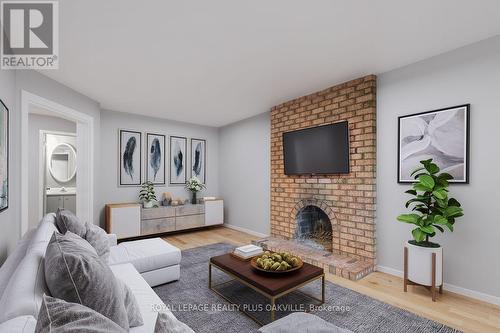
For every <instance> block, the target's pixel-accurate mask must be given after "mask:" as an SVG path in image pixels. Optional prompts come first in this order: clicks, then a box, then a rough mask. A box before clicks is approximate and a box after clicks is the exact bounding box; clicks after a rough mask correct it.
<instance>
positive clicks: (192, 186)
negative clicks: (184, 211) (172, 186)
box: [186, 176, 205, 205]
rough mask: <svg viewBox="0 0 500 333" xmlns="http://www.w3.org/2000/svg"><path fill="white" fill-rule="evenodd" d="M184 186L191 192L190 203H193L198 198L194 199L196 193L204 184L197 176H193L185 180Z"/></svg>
mask: <svg viewBox="0 0 500 333" xmlns="http://www.w3.org/2000/svg"><path fill="white" fill-rule="evenodd" d="M186 188H187V189H188V190H189V191H191V193H192V194H193V196H192V198H191V203H192V204H193V205H195V204H197V203H198V200H197V199H196V194H197V193H198V192H199V191H201V190H203V189H204V188H205V184H203V183H202V182H201V181H200V180H199V179H198V178H196V177H195V176H193V177H191V178H190V179H189V180H188V181H187V182H186Z"/></svg>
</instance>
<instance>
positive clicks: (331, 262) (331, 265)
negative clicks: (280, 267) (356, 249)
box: [252, 237, 373, 280]
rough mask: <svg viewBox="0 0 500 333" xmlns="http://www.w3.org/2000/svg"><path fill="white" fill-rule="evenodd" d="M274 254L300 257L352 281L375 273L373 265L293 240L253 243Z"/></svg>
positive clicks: (269, 239) (270, 239)
mask: <svg viewBox="0 0 500 333" xmlns="http://www.w3.org/2000/svg"><path fill="white" fill-rule="evenodd" d="M252 243H253V244H255V245H258V246H261V247H262V248H264V249H266V250H269V251H274V252H289V253H293V254H294V255H296V256H299V257H300V258H301V259H302V260H303V261H304V262H307V263H310V264H312V265H315V266H318V267H322V268H323V269H324V270H325V272H329V273H330V274H335V275H338V276H342V277H344V278H346V279H350V280H359V279H361V278H362V277H364V276H366V275H367V274H369V273H371V272H373V264H372V263H371V262H369V261H365V260H359V259H356V258H352V257H350V256H347V255H342V254H335V253H332V252H328V251H320V250H315V249H312V248H310V247H308V246H306V245H301V244H297V243H296V242H294V241H291V240H283V239H279V238H275V237H268V238H264V239H259V240H256V241H253V242H252Z"/></svg>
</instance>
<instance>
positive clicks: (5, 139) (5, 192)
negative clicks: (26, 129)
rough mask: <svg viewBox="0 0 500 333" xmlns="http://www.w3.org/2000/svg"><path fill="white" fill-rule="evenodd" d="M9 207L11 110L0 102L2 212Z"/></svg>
mask: <svg viewBox="0 0 500 333" xmlns="http://www.w3.org/2000/svg"><path fill="white" fill-rule="evenodd" d="M8 207H9V109H7V106H5V104H3V102H2V100H0V212H1V211H4V210H6V209H7V208H8Z"/></svg>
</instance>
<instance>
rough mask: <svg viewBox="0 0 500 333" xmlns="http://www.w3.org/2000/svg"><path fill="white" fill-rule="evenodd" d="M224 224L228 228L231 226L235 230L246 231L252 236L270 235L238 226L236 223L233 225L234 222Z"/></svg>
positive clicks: (263, 236)
mask: <svg viewBox="0 0 500 333" xmlns="http://www.w3.org/2000/svg"><path fill="white" fill-rule="evenodd" d="M224 226H225V227H226V228H229V229H234V230H237V231H241V232H245V233H247V234H250V235H252V236H257V237H261V238H265V237H269V235H266V234H262V233H260V232H257V231H253V230H250V229H247V228H243V227H238V226H235V225H232V224H227V223H224Z"/></svg>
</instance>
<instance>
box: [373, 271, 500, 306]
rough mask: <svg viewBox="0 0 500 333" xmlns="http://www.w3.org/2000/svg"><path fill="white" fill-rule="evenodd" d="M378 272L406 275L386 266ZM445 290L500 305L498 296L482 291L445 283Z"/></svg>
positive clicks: (401, 276) (398, 275) (399, 275)
mask: <svg viewBox="0 0 500 333" xmlns="http://www.w3.org/2000/svg"><path fill="white" fill-rule="evenodd" d="M376 270H377V271H378V272H382V273H386V274H389V275H394V276H397V277H400V278H403V275H404V274H403V271H400V270H397V269H394V268H391V267H386V266H377V269H376ZM443 289H444V290H446V291H449V292H452V293H455V294H459V295H462V296H467V297H470V298H473V299H477V300H479V301H483V302H486V303H491V304H495V305H500V297H498V296H493V295H488V294H485V293H482V292H480V291H475V290H471V289H466V288H462V287H459V286H456V285H453V284H449V283H444V284H443Z"/></svg>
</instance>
